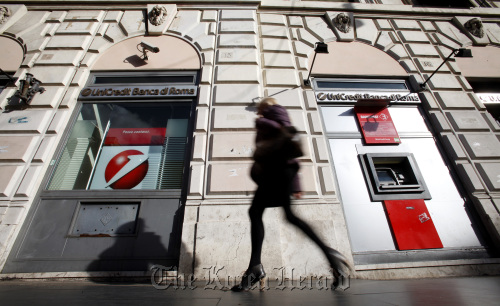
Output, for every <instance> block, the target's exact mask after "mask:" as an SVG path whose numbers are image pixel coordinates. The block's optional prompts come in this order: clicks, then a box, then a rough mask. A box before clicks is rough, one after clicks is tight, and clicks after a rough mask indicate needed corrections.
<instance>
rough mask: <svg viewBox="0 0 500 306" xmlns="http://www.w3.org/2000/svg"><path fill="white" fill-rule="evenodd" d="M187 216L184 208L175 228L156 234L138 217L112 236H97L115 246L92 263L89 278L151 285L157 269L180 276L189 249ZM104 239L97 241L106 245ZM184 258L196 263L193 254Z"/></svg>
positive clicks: (175, 217)
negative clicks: (184, 226) (184, 229)
mask: <svg viewBox="0 0 500 306" xmlns="http://www.w3.org/2000/svg"><path fill="white" fill-rule="evenodd" d="M183 217H184V214H183V207H182V206H181V207H180V208H179V209H178V210H177V212H176V213H175V216H174V217H173V222H172V223H171V228H168V229H167V230H164V231H163V232H161V233H160V232H154V231H152V230H151V229H150V228H148V224H147V223H146V222H145V221H144V219H142V218H138V219H137V220H136V221H131V222H127V223H125V224H123V225H121V226H119V227H118V228H117V229H116V230H115V231H114V232H115V234H114V235H113V236H111V237H109V236H107V237H106V238H104V237H103V238H101V237H95V238H94V239H104V240H108V241H109V239H110V238H111V239H113V240H114V243H113V245H111V246H110V247H109V248H107V249H105V250H104V251H103V252H101V254H99V256H98V258H97V259H96V260H93V261H92V262H90V263H89V265H88V266H87V268H86V271H87V272H88V273H89V279H90V280H91V281H94V282H99V283H103V282H104V283H106V282H108V283H117V282H125V283H150V282H151V274H152V271H154V269H155V267H163V268H168V269H169V270H170V271H171V272H169V273H168V274H169V275H176V273H177V269H178V267H179V256H180V252H181V249H182V250H184V249H185V248H184V247H183V245H182V243H181V234H180V233H181V230H182V221H183ZM169 231H170V232H169ZM104 240H103V241H99V240H96V244H100V243H106V242H105V241H104ZM108 243H109V242H108ZM181 256H183V261H188V262H193V260H192V257H191V256H192V255H191V254H190V253H185V254H181ZM186 256H187V257H190V258H187V257H186Z"/></svg>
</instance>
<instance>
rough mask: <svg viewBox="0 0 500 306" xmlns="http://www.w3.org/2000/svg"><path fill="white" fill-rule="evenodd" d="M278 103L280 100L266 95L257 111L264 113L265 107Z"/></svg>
mask: <svg viewBox="0 0 500 306" xmlns="http://www.w3.org/2000/svg"><path fill="white" fill-rule="evenodd" d="M276 104H278V101H277V100H276V99H275V98H271V97H266V98H264V99H262V100H260V102H259V104H258V105H257V113H262V111H263V110H264V109H266V108H268V107H269V106H271V105H276Z"/></svg>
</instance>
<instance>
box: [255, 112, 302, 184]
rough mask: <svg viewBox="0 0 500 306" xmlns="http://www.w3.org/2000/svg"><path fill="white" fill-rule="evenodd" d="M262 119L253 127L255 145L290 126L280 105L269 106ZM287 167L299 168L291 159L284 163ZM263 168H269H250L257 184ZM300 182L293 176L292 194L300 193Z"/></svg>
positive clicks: (259, 166)
mask: <svg viewBox="0 0 500 306" xmlns="http://www.w3.org/2000/svg"><path fill="white" fill-rule="evenodd" d="M261 115H262V117H259V118H257V119H256V120H255V127H256V129H257V136H256V137H255V143H256V144H258V143H259V142H261V141H272V140H273V137H275V136H276V135H277V134H278V133H279V130H280V128H281V126H291V122H290V117H289V116H288V112H287V111H286V109H285V108H284V107H283V106H281V105H278V104H276V105H271V106H269V107H267V108H265V109H264V110H263V111H262V114H261ZM286 163H287V165H289V166H291V167H297V168H298V167H299V161H298V160H297V159H291V160H288V161H286ZM263 167H269V166H266V165H259V164H258V163H257V162H256V163H254V165H253V166H252V171H251V177H252V179H253V180H254V181H255V182H256V183H257V184H258V182H259V177H258V176H259V175H262V172H265V169H264V171H262V170H261V168H263ZM300 191H301V188H300V180H299V176H298V175H295V177H294V178H293V182H292V192H294V193H295V192H300Z"/></svg>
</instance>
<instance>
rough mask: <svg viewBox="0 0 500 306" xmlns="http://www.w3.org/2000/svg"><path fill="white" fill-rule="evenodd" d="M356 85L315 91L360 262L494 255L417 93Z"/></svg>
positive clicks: (351, 237) (340, 194) (341, 198)
mask: <svg viewBox="0 0 500 306" xmlns="http://www.w3.org/2000/svg"><path fill="white" fill-rule="evenodd" d="M356 91H357V92H358V94H355V92H352V93H351V94H345V93H344V94H340V95H339V94H338V92H337V93H325V92H324V90H323V91H322V92H316V93H315V94H316V98H317V102H318V105H319V107H320V109H321V115H322V117H323V124H324V129H325V132H326V135H327V138H328V144H329V149H330V153H331V158H332V160H333V169H334V172H335V175H336V179H337V185H338V186H337V187H338V196H339V198H340V200H341V203H342V205H343V210H344V214H345V218H346V223H347V228H348V233H349V239H350V242H351V247H352V250H353V255H354V260H355V263H356V264H377V263H397V262H408V261H410V262H411V261H429V260H432V261H435V260H447V259H466V258H486V257H488V255H487V252H486V250H485V248H484V243H483V242H482V241H481V239H480V235H479V233H478V230H477V228H476V226H475V222H474V217H473V216H472V214H471V212H470V211H469V210H468V209H467V206H466V201H465V199H464V198H463V197H462V195H461V193H460V191H459V188H458V187H457V185H456V184H455V181H454V179H453V177H452V173H450V169H449V168H448V167H447V163H446V161H445V160H444V158H443V155H442V154H441V152H440V149H439V145H438V144H437V143H436V140H435V139H434V137H433V135H432V133H431V131H430V129H429V127H428V125H427V124H426V119H425V116H424V115H423V113H422V112H421V109H420V107H419V102H420V101H419V99H418V96H417V95H416V94H413V95H414V97H416V98H413V99H411V100H412V101H411V103H408V101H398V99H397V98H394V95H390V93H389V94H386V95H378V96H375V98H373V97H371V96H370V95H368V94H366V93H361V94H359V88H356ZM347 93H349V92H347ZM325 97H330V99H328V98H325ZM336 97H347V99H344V100H339V101H335V99H336ZM359 97H362V98H361V99H360V98H359ZM364 97H369V98H368V99H366V98H364ZM349 98H351V100H349Z"/></svg>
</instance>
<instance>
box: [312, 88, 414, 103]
mask: <svg viewBox="0 0 500 306" xmlns="http://www.w3.org/2000/svg"><path fill="white" fill-rule="evenodd" d="M361 99H373V100H379V99H391V102H402V103H420V98H419V97H418V94H416V93H407V94H402V93H390V92H337V91H336V92H334V91H320V92H316V101H317V102H318V103H321V102H323V103H325V102H341V103H351V102H352V103H355V102H357V101H358V100H361Z"/></svg>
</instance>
